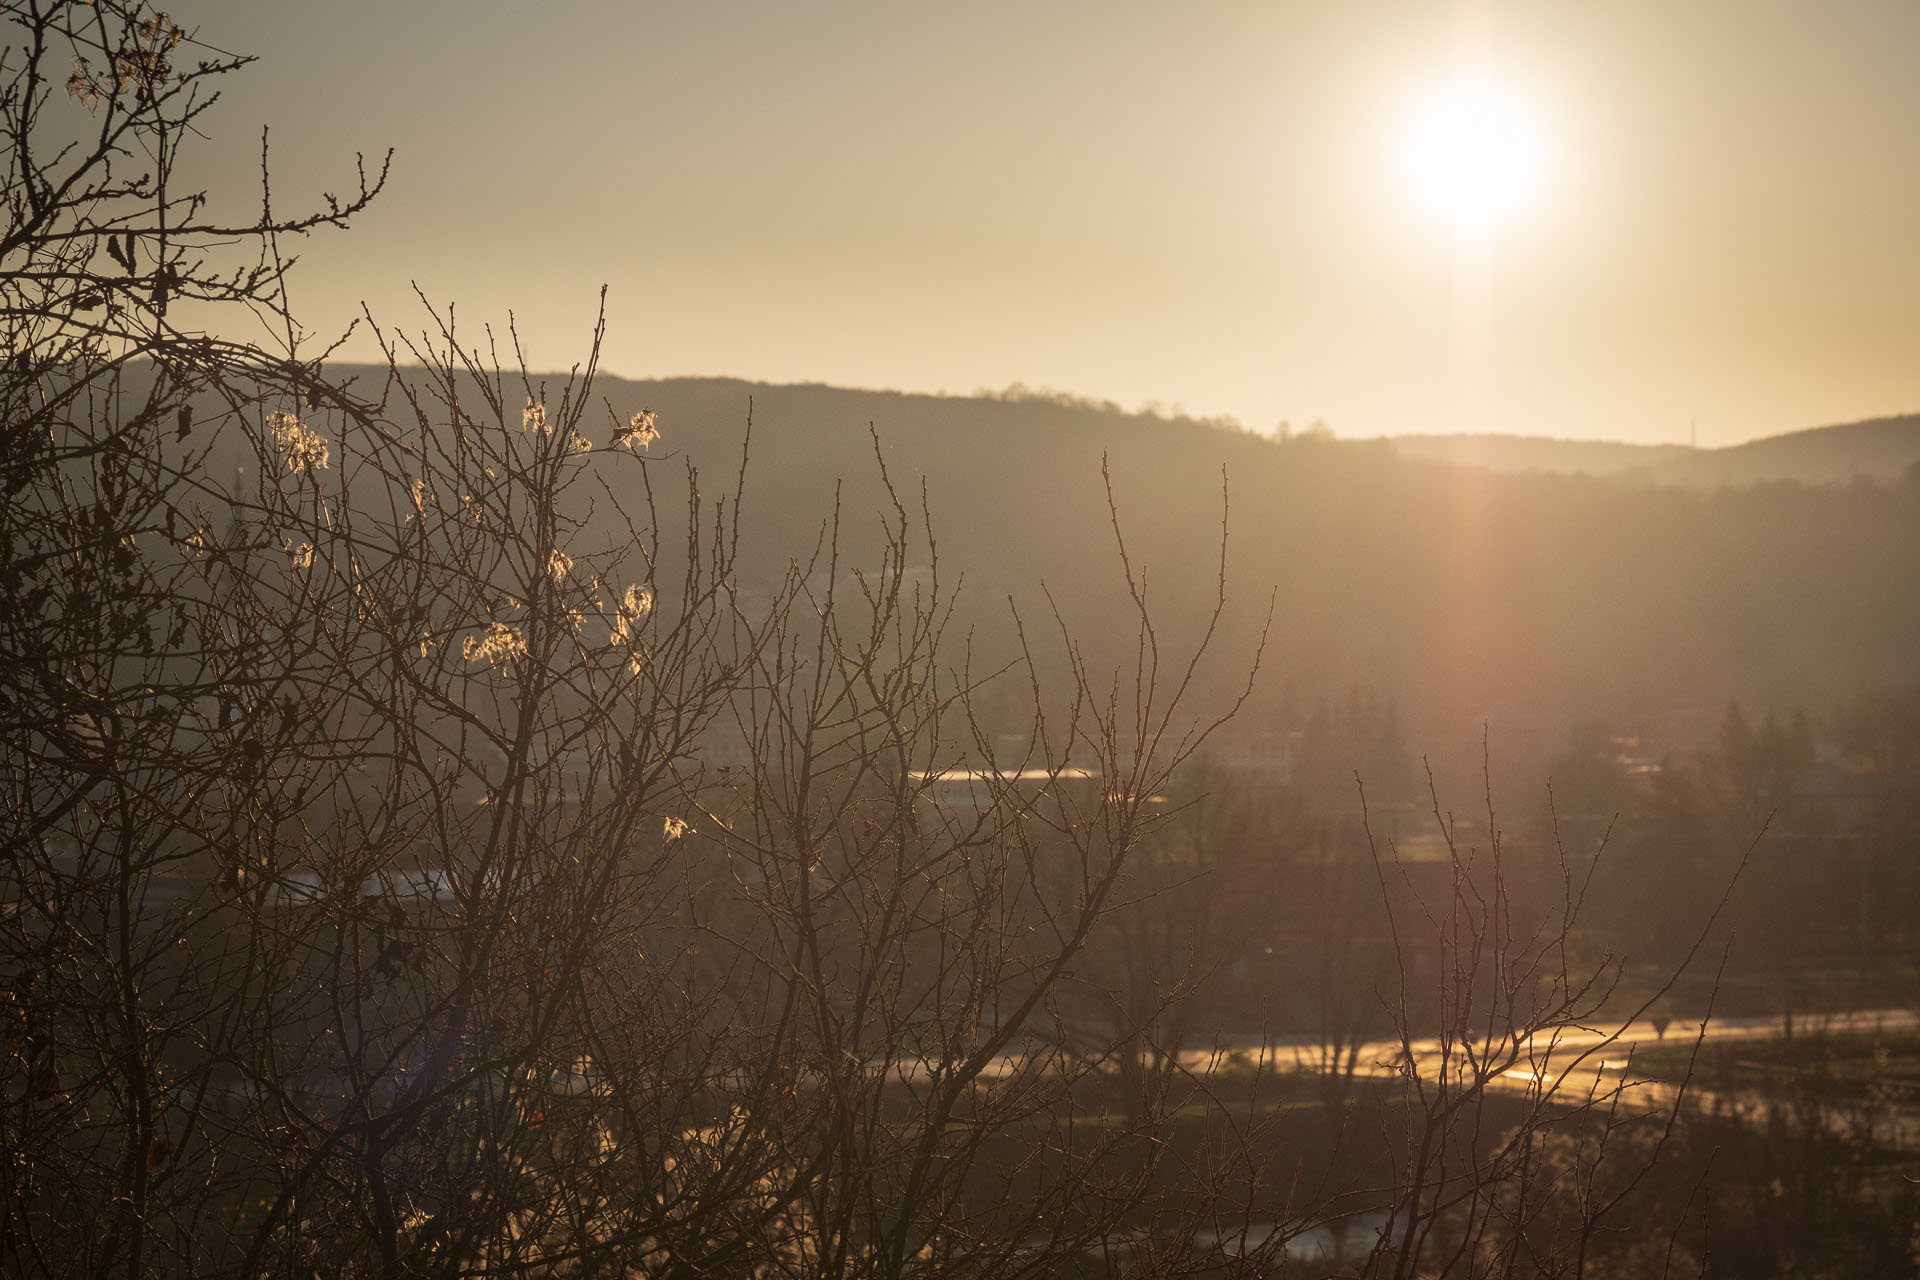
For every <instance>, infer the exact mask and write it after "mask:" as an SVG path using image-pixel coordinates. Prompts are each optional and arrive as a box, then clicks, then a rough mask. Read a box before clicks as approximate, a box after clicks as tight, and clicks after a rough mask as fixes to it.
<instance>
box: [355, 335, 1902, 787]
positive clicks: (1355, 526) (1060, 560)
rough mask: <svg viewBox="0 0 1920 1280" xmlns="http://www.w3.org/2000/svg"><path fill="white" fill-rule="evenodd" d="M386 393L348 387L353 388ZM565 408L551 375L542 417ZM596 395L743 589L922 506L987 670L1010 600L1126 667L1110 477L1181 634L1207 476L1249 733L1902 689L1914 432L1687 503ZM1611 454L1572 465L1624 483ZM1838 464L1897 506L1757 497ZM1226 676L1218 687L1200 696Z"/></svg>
mask: <svg viewBox="0 0 1920 1280" xmlns="http://www.w3.org/2000/svg"><path fill="white" fill-rule="evenodd" d="M333 372H334V373H335V374H337V375H339V374H351V373H353V372H355V371H353V370H346V369H335V370H333ZM384 376H385V375H384V371H381V372H380V373H379V374H378V375H375V374H374V372H373V371H371V370H367V371H362V376H361V380H360V382H359V384H358V388H357V389H358V391H359V392H360V393H361V394H367V393H370V392H372V391H373V390H375V389H376V388H377V386H378V385H379V378H380V377H384ZM563 380H564V379H563V378H561V377H559V376H557V375H548V377H547V383H548V386H549V388H550V390H551V393H552V394H554V395H557V394H558V388H559V385H560V383H561V382H562V381H563ZM537 387H538V379H536V390H537ZM593 395H594V398H595V400H596V401H598V400H600V399H602V398H604V399H605V400H606V401H607V403H608V405H609V406H610V408H611V409H612V411H613V414H614V416H615V417H620V418H623V417H624V415H626V414H628V413H631V412H632V411H634V410H635V409H638V408H641V407H646V408H649V409H652V410H653V411H654V412H655V413H656V414H657V415H658V420H659V425H660V430H661V432H662V436H661V439H660V440H659V442H657V443H656V444H655V445H654V446H653V448H652V450H651V451H650V454H649V456H650V458H651V459H652V462H651V464H650V474H651V475H653V476H657V477H659V482H658V483H657V484H656V485H655V490H656V494H655V498H656V501H657V502H659V503H660V504H661V505H662V510H663V514H664V515H665V516H666V520H665V523H666V524H667V526H668V527H672V524H673V522H674V520H675V519H677V518H678V517H677V515H675V514H674V512H675V510H676V507H675V504H676V503H678V502H680V501H682V500H683V495H684V475H685V471H686V469H688V468H691V469H692V471H693V472H694V473H695V474H696V475H697V477H698V487H699V492H700V494H701V500H702V502H703V504H705V505H708V506H709V507H711V505H712V504H713V503H715V502H720V503H723V504H724V505H725V506H727V507H731V506H732V503H733V497H734V491H735V486H736V477H737V474H738V471H739V467H740V463H741V459H742V454H743V444H744V445H745V450H746V454H747V456H748V458H749V462H748V466H747V472H746V481H745V486H744V491H743V498H742V502H741V504H740V507H741V523H740V530H741V536H742V540H743V556H742V560H741V576H742V578H743V582H742V586H743V587H745V588H747V589H748V590H749V591H751V590H752V589H755V588H770V587H771V586H772V585H773V584H774V583H775V582H776V581H777V580H778V579H779V577H780V576H781V575H782V574H783V573H784V572H785V571H786V570H787V568H788V567H789V566H790V565H791V564H792V563H794V562H795V561H799V562H801V563H803V564H804V563H806V562H808V561H809V560H810V558H812V557H814V556H815V555H816V553H817V552H818V551H819V550H820V549H821V548H822V547H823V546H824V545H825V543H826V541H827V539H829V538H830V537H831V536H833V535H832V521H833V516H834V513H835V512H836V510H837V511H838V516H839V519H838V534H837V538H838V545H839V550H840V564H841V566H842V569H843V575H842V576H843V579H844V580H845V582H844V584H845V585H846V586H847V587H848V589H857V588H856V587H854V585H853V584H854V576H853V574H852V573H850V572H846V571H849V570H857V571H862V572H867V573H871V572H873V571H875V570H876V569H877V567H878V564H879V556H880V547H881V542H882V532H881V525H880V521H879V519H878V513H879V512H880V511H881V510H882V509H883V508H885V507H887V506H888V504H889V502H890V499H889V498H888V496H887V493H886V490H885V488H884V487H883V484H882V481H881V464H882V463H884V466H885V468H886V473H887V475H888V476H889V477H890V479H891V481H892V483H893V484H894V486H895V489H896V490H897V493H898V495H899V497H900V499H901V500H902V501H903V503H904V504H905V505H906V506H908V507H909V508H910V509H913V510H914V511H915V512H916V514H917V512H918V509H919V508H920V506H921V504H922V501H923V494H924V503H925V509H926V512H927V515H928V517H929V520H930V526H931V529H932V532H933V535H934V538H935V540H936V544H935V546H936V551H937V557H936V556H935V555H928V556H926V557H925V559H926V561H927V567H929V568H931V567H932V566H933V565H934V564H935V563H936V560H937V565H938V571H939V577H940V581H941V585H942V587H943V588H951V587H953V586H954V585H955V584H961V585H962V589H961V592H960V610H959V613H958V614H957V617H956V621H957V622H958V624H959V625H960V626H961V627H962V628H963V629H967V630H969V631H970V632H971V634H972V637H973V646H974V654H975V658H976V661H977V662H978V663H979V664H981V665H982V666H983V667H984V666H986V665H989V664H991V663H993V662H997V661H1000V660H1004V659H1005V657H1006V656H1007V655H1008V654H1009V653H1010V652H1011V645H1012V643H1013V636H1014V632H1013V627H1012V625H1011V621H1010V618H1011V614H1010V611H1009V603H1008V602H1009V600H1011V601H1013V602H1014V603H1015V604H1017V606H1018V608H1019V609H1020V615H1021V618H1022V620H1023V622H1024V624H1025V626H1026V627H1027V629H1028V632H1029V635H1030V636H1031V635H1033V634H1035V633H1036V632H1046V631H1049V630H1050V629H1051V628H1052V626H1053V623H1052V620H1051V611H1052V610H1053V609H1054V608H1055V607H1057V608H1058V609H1059V610H1060V612H1061V614H1062V616H1063V618H1064V619H1065V620H1066V621H1067V622H1068V623H1069V625H1071V626H1072V627H1073V629H1074V630H1075V633H1076V634H1077V635H1079V636H1081V637H1083V638H1089V639H1090V642H1091V646H1092V648H1093V649H1095V650H1099V649H1100V647H1101V642H1102V641H1103V640H1104V641H1106V642H1108V644H1109V645H1110V647H1111V648H1112V650H1113V653H1114V654H1117V653H1118V652H1119V651H1120V649H1121V648H1122V647H1124V646H1125V645H1128V644H1131V642H1132V638H1133V637H1132V633H1131V632H1130V631H1129V632H1127V633H1126V634H1125V635H1106V634H1104V633H1103V622H1104V620H1105V619H1106V618H1108V617H1110V616H1117V610H1118V608H1119V606H1120V605H1121V604H1122V603H1123V600H1124V596H1123V594H1122V593H1123V591H1124V583H1123V581H1122V579H1121V575H1120V571H1119V568H1118V562H1117V559H1116V556H1115V551H1114V546H1115V543H1114V530H1113V527H1112V522H1111V520H1110V517H1109V512H1108V509H1107V499H1106V494H1105V490H1104V488H1103V484H1102V466H1103V459H1104V461H1105V465H1106V466H1107V469H1108V471H1109V473H1110V474H1111V477H1112V487H1113V495H1114V500H1115V503H1116V504H1117V508H1118V513H1119V518H1120V525H1121V528H1122V530H1123V531H1124V533H1125V535H1126V538H1127V549H1128V553H1129V555H1130V556H1131V557H1132V559H1133V562H1134V564H1135V565H1136V566H1137V567H1139V568H1141V569H1142V570H1143V571H1144V572H1145V574H1146V578H1147V582H1148V584H1149V591H1150V593H1151V597H1152V601H1153V603H1154V605H1155V608H1156V612H1157V615H1158V616H1159V617H1160V618H1161V619H1162V620H1163V624H1164V626H1163V638H1164V639H1166V640H1169V641H1174V640H1178V639H1181V638H1183V635H1184V634H1185V633H1186V632H1187V631H1188V630H1189V629H1191V628H1195V627H1197V626H1199V625H1200V623H1201V622H1202V621H1204V618H1205V616H1206V614H1207V612H1208V610H1209V608H1210V606H1211V602H1212V597H1213V592H1214V588H1215V583H1216V579H1217V566H1218V563H1219V549H1220V548H1219V544H1220V530H1221V520H1222V486H1223V477H1224V483H1225V485H1226V489H1227V493H1228V495H1229V498H1228V501H1229V504H1230V510H1229V514H1228V521H1227V523H1228V526H1229V530H1230V534H1229V540H1228V549H1227V570H1226V572H1227V582H1228V592H1229V600H1230V608H1229V612H1228V616H1227V620H1226V625H1227V639H1228V640H1229V642H1230V646H1229V647H1231V645H1238V646H1240V648H1239V650H1238V651H1240V652H1250V650H1251V645H1252V644H1253V641H1254V639H1255V637H1256V635H1257V634H1258V630H1259V626H1260V623H1261V621H1262V619H1263V618H1264V617H1265V615H1266V611H1267V605H1268V600H1269V597H1270V595H1271V598H1272V600H1273V602H1274V623H1273V630H1272V634H1271V637H1270V643H1269V647H1268V654H1267V660H1266V667H1265V671H1264V673H1263V677H1262V681H1261V684H1260V687H1259V690H1258V693H1257V696H1256V701H1255V704H1254V705H1253V707H1252V708H1251V709H1250V711H1249V715H1248V717H1247V718H1246V719H1245V720H1243V721H1242V724H1244V725H1247V726H1253V727H1257V726H1259V725H1261V724H1269V725H1272V724H1277V723H1280V722H1283V721H1288V720H1292V721H1293V722H1294V723H1297V722H1298V721H1299V719H1300V718H1302V717H1304V715H1305V713H1306V711H1307V710H1308V709H1310V708H1311V706H1312V705H1313V704H1314V703H1315V701H1316V700H1318V699H1321V698H1342V697H1346V696H1348V695H1349V693H1350V691H1353V690H1356V689H1364V690H1366V691H1368V693H1369V695H1370V696H1376V697H1379V698H1381V699H1385V700H1388V701H1390V702H1391V703H1392V704H1393V705H1395V706H1396V707H1397V708H1398V710H1399V713H1400V715H1401V717H1402V719H1403V721H1404V723H1405V724H1406V725H1407V728H1408V732H1409V734H1410V736H1411V738H1412V740H1413V742H1414V745H1415V746H1416V747H1419V746H1421V745H1423V744H1427V743H1432V744H1444V746H1445V748H1446V749H1447V750H1450V751H1452V750H1457V749H1458V748H1459V746H1460V744H1461V743H1463V742H1466V741H1469V740H1474V739H1476V738H1477V734H1478V731H1479V726H1481V725H1482V724H1487V723H1491V724H1492V725H1493V726H1494V727H1495V728H1496V729H1497V730H1498V729H1506V728H1514V729H1518V730H1519V731H1521V732H1520V737H1519V738H1517V739H1515V740H1516V741H1521V742H1525V743H1528V744H1536V745H1530V746H1527V747H1525V748H1516V750H1528V751H1531V750H1535V749H1538V750H1547V749H1551V747H1552V745H1553V744H1554V743H1555V742H1556V741H1558V740H1559V739H1560V736H1561V735H1562V734H1563V733H1564V731H1565V729H1566V728H1567V727H1568V726H1571V725H1573V724H1577V723H1582V722H1587V721H1593V720H1604V721H1606V722H1609V723H1613V724H1618V725H1624V726H1631V727H1633V728H1634V729H1636V730H1637V731H1639V732H1642V733H1646V734H1649V735H1650V736H1652V737H1653V738H1655V739H1657V740H1661V741H1665V742H1668V743H1671V744H1675V745H1689V744H1692V743H1695V742H1698V741H1701V740H1703V739H1704V738H1705V737H1706V736H1708V735H1710V734H1711V733H1712V732H1713V730H1714V728H1715V726H1717V724H1718V722H1719V717H1720V715H1721V713H1722V712H1723V711H1724V709H1725V707H1726V705H1727V704H1728V702H1729V701H1733V700H1739V701H1741V702H1742V703H1744V704H1746V705H1748V706H1750V707H1753V708H1756V709H1767V708H1777V709H1779V710H1780V711H1781V712H1782V713H1785V712H1786V711H1787V710H1789V709H1791V708H1793V707H1795V706H1803V705H1804V706H1807V707H1810V708H1815V709H1819V708H1824V707H1828V706H1831V705H1834V704H1835V703H1837V702H1839V701H1841V700H1844V699H1847V698H1850V697H1853V696H1856V695H1858V694H1859V693H1861V692H1863V691H1868V690H1873V689H1878V688H1883V687H1889V686H1893V685H1899V684H1905V683H1910V682H1911V681H1912V679H1913V674H1914V666H1913V654H1914V653H1915V652H1920V486H1917V485H1916V484H1915V483H1914V481H1913V479H1912V478H1911V477H1910V476H1907V475H1905V474H1904V473H1903V472H1901V471H1899V470H1897V469H1896V468H1895V466H1894V463H1896V462H1897V461H1898V458H1899V456H1900V454H1899V450H1900V447H1901V446H1900V442H1901V441H1902V440H1910V439H1912V438H1913V436H1914V429H1915V423H1916V422H1920V419H1893V420H1887V421H1886V422H1882V423H1865V424H1855V425H1853V426H1848V427H1836V428H1825V429H1821V430H1816V431H1810V432H1801V433H1796V434H1794V435H1791V436H1784V437H1779V438H1777V439H1774V440H1767V441H1757V442H1754V443H1753V444H1750V445H1745V446H1740V447H1739V448H1737V449H1731V450H1715V451H1711V453H1708V452H1707V451H1702V454H1704V455H1705V456H1707V457H1709V458H1713V459H1716V460H1719V462H1720V463H1721V464H1722V465H1721V470H1720V471H1719V472H1716V473H1714V474H1722V475H1726V476H1730V477H1735V476H1737V477H1760V476H1768V477H1776V478H1772V479H1769V480H1767V481H1766V482H1764V483H1740V484H1734V483H1717V484H1708V483H1707V482H1705V481H1702V482H1700V483H1698V484H1691V485H1686V486H1682V485H1678V484H1659V483H1648V472H1650V471H1651V472H1653V473H1654V474H1659V472H1658V470H1657V468H1652V467H1644V466H1640V465H1637V464H1636V465H1635V466H1634V467H1631V468H1623V469H1621V474H1616V475H1615V476H1613V477H1605V476H1596V475H1591V474H1561V473H1559V472H1558V471H1554V470H1547V469H1544V468H1541V469H1535V470H1529V471H1524V472H1513V473H1503V472H1499V471H1496V470H1493V469H1490V468H1488V467H1485V466H1459V465H1451V464H1447V463H1441V462H1435V461H1431V460H1425V459H1420V458H1412V457H1407V456H1404V454H1403V452H1402V450H1400V449H1399V448H1396V446H1395V445H1393V444H1390V443H1388V442H1385V441H1363V442H1349V441H1340V440H1336V439H1332V438H1328V437H1325V436H1322V435H1318V434H1313V433H1309V434H1304V435H1297V436H1293V437H1290V438H1287V439H1274V438H1270V437H1265V436H1260V435H1256V434H1253V433H1251V432H1247V431H1244V430H1240V429H1237V428H1233V427H1231V426H1223V425H1220V424H1217V423H1209V422H1204V421H1199V420H1194V419H1186V418H1167V417H1162V416H1156V415H1153V414H1146V413H1129V412H1124V411H1120V410H1118V409H1117V408H1115V407H1113V406H1110V405H1101V404H1097V403H1085V402H1078V401H1073V400H1070V399H1068V398H1065V397H1047V396H1033V397H957V396H955V397H945V396H928V395H909V394H903V393H898V392H889V391H864V390H849V389H843V388H835V387H828V386H822V385H814V384H802V385H785V386H774V385H766V384H759V383H751V382H746V381H741V380H736V379H725V378H675V379H662V380H651V381H635V380H626V379H620V378H614V377H606V376H601V377H598V378H596V380H595V383H594V388H593ZM749 419H751V434H750V443H749V432H748V425H749ZM611 420H612V419H609V418H608V417H606V416H605V415H604V414H603V415H602V417H601V418H600V421H601V422H602V423H603V424H604V423H608V422H610V421H611ZM593 421H594V419H592V418H589V428H590V429H591V424H592V422H593ZM590 434H591V430H590ZM596 438H597V439H602V440H604V438H605V432H604V430H603V432H602V434H601V436H599V437H596ZM876 441H877V454H876ZM1583 447H1584V446H1583ZM1632 448H1633V447H1632V446H1609V447H1608V448H1607V450H1606V451H1605V452H1604V453H1603V454H1600V455H1595V456H1621V457H1634V456H1640V455H1639V454H1636V453H1633V452H1631V451H1632ZM1623 450H1624V451H1629V452H1626V453H1622V452H1621V451H1623ZM1876 450H1877V452H1876ZM1548 453H1549V454H1550V453H1551V450H1549V451H1548ZM1680 453H1681V454H1687V453H1688V451H1686V450H1681V451H1680ZM1567 456H1574V455H1567ZM1664 457H1665V455H1659V454H1656V460H1658V459H1659V458H1664ZM1876 458H1877V459H1879V461H1872V460H1873V459H1876ZM1842 459H1847V460H1849V461H1845V462H1844V463H1843V462H1842V461H1840V460H1842ZM1695 460H1696V459H1695V458H1691V457H1681V458H1679V459H1677V460H1675V459H1671V458H1668V459H1666V461H1661V462H1660V463H1659V465H1660V466H1662V467H1664V466H1669V465H1675V464H1676V461H1677V463H1679V464H1685V463H1688V462H1691V461H1695ZM1843 465H1844V467H1845V468H1846V469H1847V471H1848V474H1873V475H1888V474H1897V475H1900V478H1899V479H1898V480H1890V481H1887V482H1884V483H1882V482H1875V481H1869V480H1864V479H1855V480H1852V481H1850V482H1848V483H1845V484H1828V483H1803V482H1801V480H1799V479H1780V478H1777V477H1778V476H1780V475H1781V474H1782V473H1783V472H1785V473H1787V474H1792V475H1796V476H1830V475H1833V474H1835V472H1836V471H1837V470H1838V469H1840V468H1841V467H1842V466H1843ZM606 536H608V537H609V538H612V537H617V536H619V531H617V530H611V529H609V530H607V531H606ZM659 553H660V554H662V555H666V556H671V555H672V554H673V550H672V549H671V548H662V549H659ZM1096 656H1098V655H1096ZM1234 674H1236V673H1235V672H1232V671H1228V670H1226V669H1225V667H1224V666H1223V668H1222V669H1221V670H1220V672H1219V673H1218V675H1219V678H1220V680H1221V682H1222V688H1225V687H1226V685H1227V684H1228V683H1230V678H1231V677H1232V676H1233V675H1234ZM1475 754H1477V752H1476V753H1475ZM1516 763H1517V762H1516ZM1542 767H1544V766H1542Z"/></svg>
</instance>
